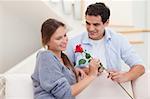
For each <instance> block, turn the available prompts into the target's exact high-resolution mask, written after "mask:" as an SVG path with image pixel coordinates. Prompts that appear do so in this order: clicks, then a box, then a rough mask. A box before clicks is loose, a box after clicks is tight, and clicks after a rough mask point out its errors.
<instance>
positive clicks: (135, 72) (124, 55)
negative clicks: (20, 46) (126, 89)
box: [66, 3, 145, 83]
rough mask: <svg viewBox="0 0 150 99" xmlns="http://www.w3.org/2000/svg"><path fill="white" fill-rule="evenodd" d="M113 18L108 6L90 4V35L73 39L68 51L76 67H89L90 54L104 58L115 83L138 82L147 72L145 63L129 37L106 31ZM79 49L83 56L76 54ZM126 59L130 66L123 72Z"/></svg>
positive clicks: (102, 60) (87, 12)
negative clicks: (88, 56)
mask: <svg viewBox="0 0 150 99" xmlns="http://www.w3.org/2000/svg"><path fill="white" fill-rule="evenodd" d="M109 16H110V10H109V8H108V7H107V6H105V4H104V3H95V4H91V5H89V6H88V7H87V10H86V12H85V19H86V28H87V32H85V33H83V34H81V35H79V36H77V37H75V38H73V39H72V40H70V41H69V44H68V48H67V51H66V52H67V54H68V56H69V58H70V60H71V61H72V62H73V63H74V64H75V66H76V67H80V68H87V65H88V62H86V61H84V60H83V58H85V57H86V55H85V54H86V53H90V54H91V56H92V57H94V58H98V59H100V61H101V63H102V64H103V66H104V67H105V68H106V69H107V70H108V71H109V73H110V75H109V77H110V78H111V79H112V80H113V81H116V82H120V83H121V82H126V81H131V80H134V79H136V78H138V77H139V76H141V75H142V74H143V73H144V71H145V69H144V66H143V65H142V60H141V59H140V58H139V57H138V55H137V54H136V53H135V51H134V49H133V47H132V46H131V45H130V44H129V42H128V40H127V39H126V38H125V37H123V36H122V35H120V34H118V33H116V32H114V31H112V30H110V29H108V28H106V27H107V26H108V24H109ZM77 47H81V48H80V49H82V50H83V51H82V53H79V52H75V48H77ZM122 60H123V61H124V63H126V64H127V65H128V66H129V67H130V69H129V70H128V71H126V72H121V69H122ZM79 61H80V62H79Z"/></svg>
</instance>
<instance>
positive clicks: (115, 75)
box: [108, 71, 129, 83]
mask: <svg viewBox="0 0 150 99" xmlns="http://www.w3.org/2000/svg"><path fill="white" fill-rule="evenodd" d="M108 78H111V79H112V80H113V81H116V82H119V83H122V82H127V81H129V75H128V72H122V71H109V75H108Z"/></svg>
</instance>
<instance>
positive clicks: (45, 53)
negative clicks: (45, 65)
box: [36, 50, 54, 59]
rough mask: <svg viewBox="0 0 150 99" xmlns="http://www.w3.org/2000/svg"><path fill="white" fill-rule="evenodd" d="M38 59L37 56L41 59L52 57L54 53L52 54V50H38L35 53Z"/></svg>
mask: <svg viewBox="0 0 150 99" xmlns="http://www.w3.org/2000/svg"><path fill="white" fill-rule="evenodd" d="M36 57H37V58H38V59H39V58H42V59H47V58H53V57H54V55H53V54H52V52H50V51H48V50H40V51H39V52H38V53H37V56H36Z"/></svg>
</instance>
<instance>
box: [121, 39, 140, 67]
mask: <svg viewBox="0 0 150 99" xmlns="http://www.w3.org/2000/svg"><path fill="white" fill-rule="evenodd" d="M121 57H122V59H123V60H124V62H125V63H126V64H128V65H129V66H130V67H132V66H133V65H136V64H143V61H142V59H141V58H140V57H139V56H138V54H137V53H136V51H135V50H134V48H133V46H132V45H131V44H130V43H129V41H128V40H127V38H123V39H122V44H121Z"/></svg>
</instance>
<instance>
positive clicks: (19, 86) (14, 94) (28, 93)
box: [5, 74, 33, 99]
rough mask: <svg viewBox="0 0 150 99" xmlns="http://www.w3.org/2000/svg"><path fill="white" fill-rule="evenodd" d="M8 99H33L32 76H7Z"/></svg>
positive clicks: (6, 90) (6, 96)
mask: <svg viewBox="0 0 150 99" xmlns="http://www.w3.org/2000/svg"><path fill="white" fill-rule="evenodd" d="M5 79H6V88H5V98H6V99H33V86H32V80H31V75H30V74H6V75H5Z"/></svg>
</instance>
